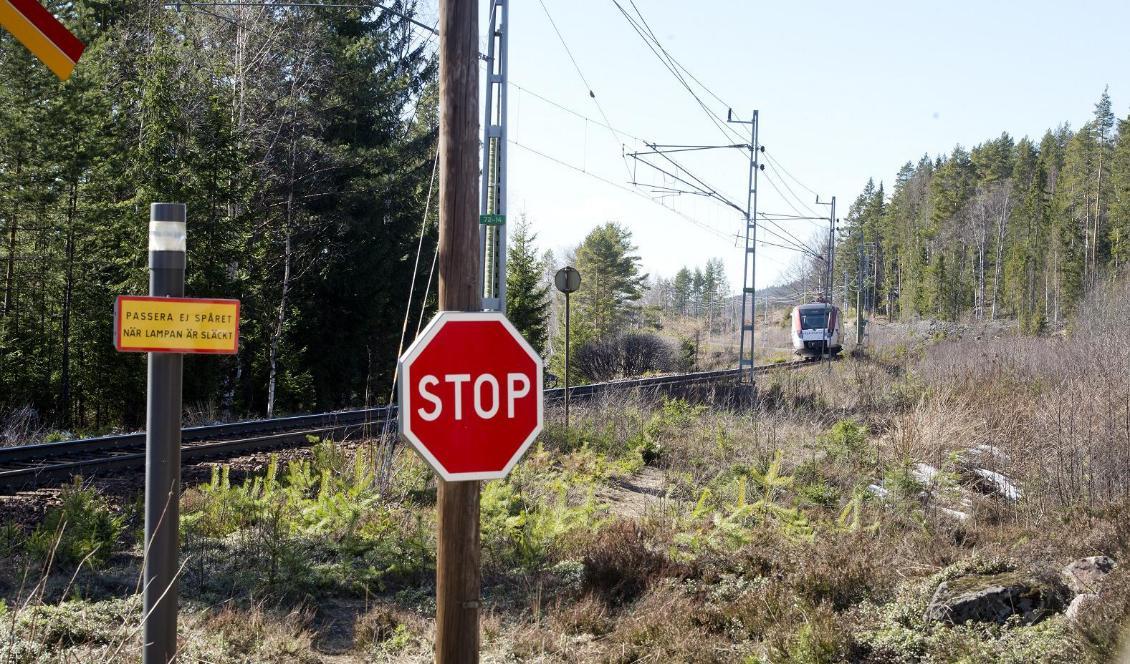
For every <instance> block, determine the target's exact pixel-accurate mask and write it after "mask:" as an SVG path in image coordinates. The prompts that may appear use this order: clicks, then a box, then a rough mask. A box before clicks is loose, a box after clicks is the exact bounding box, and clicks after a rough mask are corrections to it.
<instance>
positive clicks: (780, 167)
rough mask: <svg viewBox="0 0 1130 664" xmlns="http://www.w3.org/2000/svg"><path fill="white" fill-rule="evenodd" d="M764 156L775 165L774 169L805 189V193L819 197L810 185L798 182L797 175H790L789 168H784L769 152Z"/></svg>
mask: <svg viewBox="0 0 1130 664" xmlns="http://www.w3.org/2000/svg"><path fill="white" fill-rule="evenodd" d="M764 154H765V157H766V158H767V159H768V160H769V161H770V162H772V164H773V167H774V168H776V169H779V170H780V171H781V172H782V173H784V174H785V175H787V176H789V177H790V178H791V179H792V181H793V182H795V183H797V184H799V185H800V186H801V188H803V189H804V190H805V191H807V192H808V193H810V194H812V195H813V196H819V194H817V193H816V192H815V191H813V190H812V188H811V187H809V186H808V185H806V184H805V183H803V182H801V181H800V180H798V179H797V177H796V176H795V175H793V174H792V173H790V172H789V170H788V169H787V168H785V167H784V166H783V165H782V164H781V162H780V161H778V160H776V159H774V158H773V155H771V154H769V152H768V151H766V152H764Z"/></svg>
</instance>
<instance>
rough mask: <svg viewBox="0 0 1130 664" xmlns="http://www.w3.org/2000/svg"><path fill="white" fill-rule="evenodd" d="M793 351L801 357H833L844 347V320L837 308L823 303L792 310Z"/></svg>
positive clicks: (804, 305)
mask: <svg viewBox="0 0 1130 664" xmlns="http://www.w3.org/2000/svg"><path fill="white" fill-rule="evenodd" d="M792 319H793V324H792V339H793V351H794V352H795V353H796V354H797V355H800V356H801V357H803V358H804V359H806V360H808V359H815V358H818V357H835V356H837V355H839V354H840V351H842V350H843V338H844V321H843V316H841V315H840V309H839V307H835V306H832V305H831V304H828V303H826V302H812V303H810V304H802V305H800V306H798V307H795V308H794V309H793V316H792Z"/></svg>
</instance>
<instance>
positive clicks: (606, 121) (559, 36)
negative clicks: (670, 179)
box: [538, 0, 632, 177]
mask: <svg viewBox="0 0 1130 664" xmlns="http://www.w3.org/2000/svg"><path fill="white" fill-rule="evenodd" d="M538 4H540V5H541V8H542V11H544V12H545V17H546V18H547V19H549V24H550V25H551V26H553V31H554V32H555V33H557V39H559V40H560V41H561V45H562V46H563V47H565V53H566V54H568V55H569V60H570V61H571V62H572V63H573V69H576V70H577V76H579V77H580V78H581V82H582V83H584V84H585V89H586V90H588V91H589V98H590V99H592V101H593V103H594V104H595V105H596V110H598V111H600V117H602V118H604V126H605V127H608V130H609V131H611V132H612V137H613V138H615V139H616V142H617V143H619V144H620V145H621V146H623V144H624V140H623V139H622V138H620V136H619V134H617V132H616V130H615V129H613V128H612V122H611V121H610V120H609V119H608V114H607V113H605V112H604V107H603V106H601V105H600V100H599V99H597V98H596V93H595V92H593V89H592V86H591V85H589V82H588V79H586V78H585V74H584V72H582V71H581V66H580V65H579V64H577V58H575V57H573V50H572V49H571V48H569V44H568V43H566V42H565V37H564V36H563V35H562V34H561V30H560V29H558V27H557V22H556V21H554V20H553V15H552V14H550V13H549V7H547V6H546V5H545V0H538ZM622 153H623V150H621V157H622V158H623V160H624V170H626V171H627V172H628V177H631V176H632V169H631V167H630V166H628V158H627V157H623V154H622Z"/></svg>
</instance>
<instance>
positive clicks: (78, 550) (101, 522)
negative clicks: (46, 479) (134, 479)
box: [27, 477, 122, 567]
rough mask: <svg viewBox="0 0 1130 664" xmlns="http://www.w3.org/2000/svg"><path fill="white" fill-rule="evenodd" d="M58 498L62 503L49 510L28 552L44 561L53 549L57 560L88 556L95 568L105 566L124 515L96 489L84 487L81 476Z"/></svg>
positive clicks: (29, 545) (29, 541) (71, 560)
mask: <svg viewBox="0 0 1130 664" xmlns="http://www.w3.org/2000/svg"><path fill="white" fill-rule="evenodd" d="M59 497H60V500H61V504H60V505H59V506H58V507H52V508H51V509H49V510H48V511H47V516H46V517H45V518H44V519H43V522H42V523H40V524H39V526H37V527H36V529H35V532H33V533H32V535H31V538H30V539H29V540H28V544H27V548H28V552H29V553H30V554H31V555H32V557H34V558H36V559H38V560H43V561H46V560H47V559H49V558H51V557H52V551H54V561H55V562H56V563H60V564H72V563H77V562H80V561H82V560H83V559H86V560H87V561H88V562H89V564H90V565H91V566H92V567H100V566H102V565H103V564H105V562H106V561H107V560H108V559H109V558H110V554H111V553H113V551H114V544H115V543H117V541H118V537H119V536H120V535H121V534H122V518H121V516H119V515H116V514H114V512H113V511H112V510H111V509H110V507H109V505H108V504H107V503H106V501H105V500H104V499H103V498H102V497H101V496H100V495H99V494H98V493H97V492H96V491H94V489H88V488H85V487H83V485H82V479H81V478H77V477H76V478H75V481H74V482H73V483H72V484H69V485H67V486H66V487H64V488H63V491H62V493H61V494H60V496H59ZM56 543H58V545H57V546H56Z"/></svg>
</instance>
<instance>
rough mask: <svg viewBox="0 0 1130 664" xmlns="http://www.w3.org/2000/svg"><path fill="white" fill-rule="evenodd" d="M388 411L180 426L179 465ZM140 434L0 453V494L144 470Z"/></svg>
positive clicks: (557, 392)
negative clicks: (85, 477)
mask: <svg viewBox="0 0 1130 664" xmlns="http://www.w3.org/2000/svg"><path fill="white" fill-rule="evenodd" d="M805 364H806V363H805V362H803V361H796V362H787V363H783V364H773V365H763V366H760V367H756V369H755V371H756V372H757V373H769V372H773V371H779V370H788V369H796V368H798V367H801V366H804V365H805ZM738 376H739V371H738V370H737V369H730V370H725V371H703V372H697V373H687V374H670V375H662V376H648V377H644V378H630V379H624V380H616V381H609V382H604V383H591V384H588V385H577V386H574V387H570V388H569V395H570V399H586V398H592V397H596V396H599V395H602V394H607V393H613V392H623V391H626V390H632V389H639V390H654V391H663V390H671V389H674V388H682V387H688V386H694V385H705V384H710V383H722V382H725V381H727V380H732V379H736V378H738ZM544 393H545V400H546V403H547V404H556V403H559V402H561V401H563V400H564V396H565V390H564V388H560V387H558V388H549V389H546V390H545V391H544ZM396 417H397V409H396V406H380V407H377V408H363V409H357V410H345V411H338V412H331V413H316V414H310V415H295V416H291V417H276V418H271V419H261V420H246V421H242V422H232V423H228V424H210V425H206V426H197V427H187V428H185V429H184V430H183V434H182V437H181V440H182V446H181V456H182V459H183V461H185V462H189V461H191V462H200V461H205V460H208V459H224V458H232V457H236V456H241V455H244V454H251V453H255V452H263V451H270V450H277V449H286V448H295V447H306V446H309V445H311V444H312V443H311V438H316V439H325V438H331V439H334V440H346V439H351V438H357V437H360V436H364V435H366V434H368V433H370V432H371V431H373V430H376V431H377V432H378V433H379V431H380V430H383V429H384V427H385V425H386V424H390V423H392V422H395V421H396ZM144 466H145V433H144V432H138V433H126V434H114V435H109V436H98V437H94V438H80V439H75V440H67V441H58V442H51V443H36V444H32V445H19V446H13V447H0V492H3V493H7V492H11V491H15V490H20V489H30V488H35V487H40V486H45V485H49V484H52V483H55V482H59V481H65V480H67V479H68V478H70V477H71V476H73V475H84V476H90V475H91V474H92V473H95V474H104V473H106V472H107V471H123V470H135V469H140V468H144Z"/></svg>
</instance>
